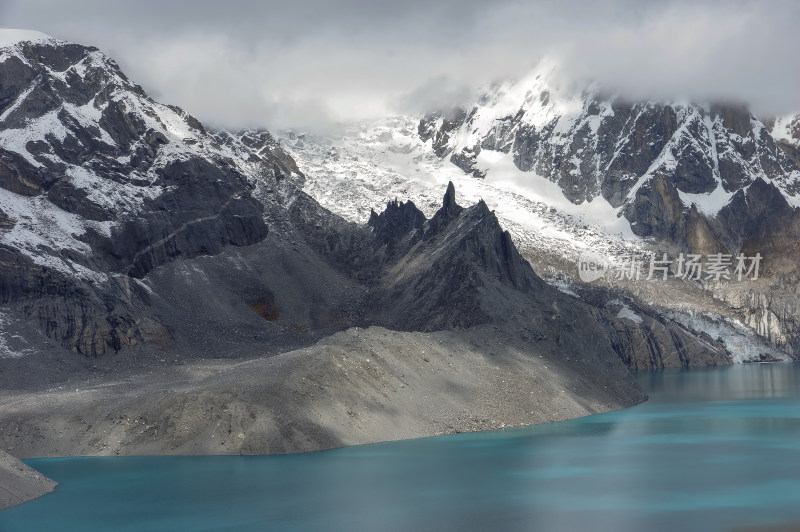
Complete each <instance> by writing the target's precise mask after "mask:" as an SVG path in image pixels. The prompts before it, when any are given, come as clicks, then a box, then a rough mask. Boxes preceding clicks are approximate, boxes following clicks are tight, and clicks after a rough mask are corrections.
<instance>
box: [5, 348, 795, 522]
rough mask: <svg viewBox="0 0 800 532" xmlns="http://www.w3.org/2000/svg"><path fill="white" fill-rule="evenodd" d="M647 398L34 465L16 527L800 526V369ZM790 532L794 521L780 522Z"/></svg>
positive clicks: (786, 367) (659, 380) (668, 379)
mask: <svg viewBox="0 0 800 532" xmlns="http://www.w3.org/2000/svg"><path fill="white" fill-rule="evenodd" d="M639 378H640V380H641V382H642V384H643V385H644V386H645V387H646V388H647V389H648V391H649V392H650V397H651V398H650V401H649V402H647V403H645V404H642V405H638V406H635V407H633V408H629V409H626V410H622V411H617V412H610V413H607V414H601V415H597V416H590V417H586V418H582V419H577V420H572V421H565V422H560V423H552V424H548V425H539V426H535V427H525V428H519V429H510V430H504V431H495V432H485V433H473V434H459V435H455V436H444V437H437V438H426V439H420V440H411V441H403V442H392V443H382V444H375V445H365V446H360V447H351V448H346V449H338V450H333V451H325V452H319V453H311V454H305V455H294V456H258V457H239V456H236V457H229V456H226V457H123V458H63V459H61V458H60V459H37V460H27V461H26V462H27V463H28V464H30V465H31V466H32V467H35V468H36V469H38V470H40V471H41V472H43V473H45V474H46V475H48V476H50V477H51V478H53V479H55V480H57V481H58V482H60V483H61V485H60V486H59V487H58V488H57V489H56V491H55V492H54V493H53V494H50V495H47V496H45V497H42V498H40V499H38V500H36V501H33V502H31V503H27V504H23V505H21V506H18V507H15V508H12V509H9V510H6V511H3V512H0V530H1V531H3V532H13V531H44V530H60V531H70V530H76V531H82V532H85V531H95V530H96V531H109V530H125V531H128V530H129V531H137V532H139V531H156V530H158V531H161V530H163V531H170V532H176V531H183V530H187V531H188V530H191V531H198V530H292V531H307V530H313V531H329V530H347V531H380V530H392V531H393V530H397V531H401V530H402V531H418V530H437V531H441V530H459V531H469V530H489V531H495V530H545V531H549V530H559V531H560V530H565V531H572V530H579V531H583V530H613V531H627V530H630V531H637V532H639V531H651V530H670V531H673V530H681V531H688V530H703V531H713V530H736V529H737V528H738V527H740V526H767V525H773V524H786V523H795V524H797V523H800V365H798V364H762V365H748V366H737V367H732V368H725V369H709V370H705V369H704V370H692V371H682V372H679V371H666V372H659V373H649V374H643V375H640V376H639ZM781 530H785V529H781Z"/></svg>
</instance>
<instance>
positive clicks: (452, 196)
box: [442, 181, 456, 212]
mask: <svg viewBox="0 0 800 532" xmlns="http://www.w3.org/2000/svg"><path fill="white" fill-rule="evenodd" d="M455 206H456V187H455V186H454V185H453V182H452V181H450V182H448V183H447V192H445V193H444V202H443V203H442V208H443V209H444V210H445V212H447V211H450V210H452V209H453V207H455Z"/></svg>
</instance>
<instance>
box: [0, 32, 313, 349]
mask: <svg viewBox="0 0 800 532" xmlns="http://www.w3.org/2000/svg"><path fill="white" fill-rule="evenodd" d="M0 41H2V44H3V46H2V48H0V79H2V86H1V87H0V187H2V189H3V190H2V194H0V222H2V229H0V250H1V252H2V253H3V255H4V260H3V277H2V300H3V303H4V304H11V305H12V306H14V305H15V304H21V303H20V302H21V301H25V303H24V304H21V305H22V306H21V308H20V310H21V311H22V312H23V314H24V315H26V316H29V317H30V318H31V319H32V321H35V322H38V324H39V325H40V326H41V327H42V328H43V329H44V330H45V331H46V334H47V335H48V336H50V337H51V338H57V339H58V340H59V341H60V342H63V343H64V344H65V345H68V346H70V347H72V348H74V349H76V350H78V351H80V352H83V353H87V354H102V353H103V352H105V350H106V349H107V348H108V347H109V346H110V347H112V348H115V349H118V348H119V347H120V346H123V345H129V344H132V343H137V342H140V341H142V339H143V338H145V337H154V336H163V335H165V334H166V331H165V330H164V329H163V327H162V326H161V325H159V324H158V323H157V322H156V321H154V320H151V319H145V320H143V319H141V317H140V316H138V315H137V311H136V308H137V307H140V306H144V305H146V300H147V297H148V296H147V294H146V290H145V289H144V288H141V287H139V288H137V286H138V285H137V281H135V279H138V278H141V277H143V276H144V275H146V274H147V273H148V272H150V271H151V270H152V269H153V268H155V267H157V266H159V265H161V264H164V263H166V262H169V261H170V260H172V259H174V258H179V257H183V258H186V257H193V256H198V255H205V254H214V253H218V252H219V251H220V250H221V249H223V248H224V247H225V246H227V245H231V244H232V245H250V244H254V243H256V242H260V241H261V240H263V239H264V238H265V237H266V235H267V232H268V228H267V225H266V223H265V221H264V205H263V204H262V203H261V202H259V201H258V200H256V199H254V198H253V190H254V189H256V188H258V186H262V185H264V184H265V183H269V182H271V181H272V182H274V181H275V180H276V179H278V178H279V177H283V176H293V175H294V176H297V175H298V173H297V172H298V171H297V168H296V166H294V163H293V161H291V158H290V157H288V156H286V154H285V153H282V152H279V150H277V151H276V150H274V149H272V148H270V147H269V146H268V145H267V144H264V145H263V146H261V148H260V149H259V150H258V152H256V150H254V149H252V148H251V147H250V146H245V145H243V144H241V143H240V142H239V141H237V140H234V139H230V138H226V139H218V138H215V137H213V136H212V135H210V134H209V133H208V132H206V130H205V129H204V128H203V126H202V124H200V122H198V121H197V120H196V119H194V118H193V117H191V116H190V115H188V114H187V113H185V112H184V111H182V110H181V109H179V108H177V107H173V106H167V105H162V104H159V103H157V102H155V101H153V100H152V99H151V98H149V97H148V96H147V95H146V94H145V93H144V91H143V90H142V89H141V87H139V86H138V85H136V84H134V83H133V82H131V81H130V80H129V79H128V78H127V77H126V76H125V75H124V74H123V73H122V72H121V71H120V70H119V68H118V66H117V65H116V63H115V62H114V61H113V60H111V59H109V58H107V57H106V56H104V55H103V54H102V53H101V52H99V51H98V50H97V49H96V48H92V47H86V46H82V45H78V44H72V43H67V42H62V41H58V40H56V39H53V38H51V37H49V36H47V35H44V34H40V33H36V32H19V31H17V30H3V32H2V33H0ZM262 140H264V139H262ZM256 192H257V193H258V191H256ZM65 292H70V293H72V294H73V295H71V296H69V297H64V295H65ZM54 298H62V299H61V300H60V301H56V300H55V299H54Z"/></svg>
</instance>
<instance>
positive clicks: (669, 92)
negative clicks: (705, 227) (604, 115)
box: [0, 0, 800, 130]
mask: <svg viewBox="0 0 800 532" xmlns="http://www.w3.org/2000/svg"><path fill="white" fill-rule="evenodd" d="M0 20H1V21H2V25H3V26H5V27H17V28H27V29H36V30H40V31H43V32H46V33H49V34H50V35H53V36H55V37H58V38H61V39H65V40H69V41H75V42H80V43H83V44H91V45H94V46H97V47H98V48H100V49H101V50H103V51H104V52H105V53H107V54H108V55H110V56H112V57H114V58H115V59H116V60H117V61H118V62H119V63H120V66H121V67H122V68H123V70H124V71H125V72H126V73H127V74H128V75H129V76H130V77H131V78H132V79H134V80H135V81H136V82H138V83H140V84H141V85H142V86H143V87H144V88H145V89H146V90H147V91H148V92H149V93H150V94H151V95H152V96H153V97H154V98H156V99H158V100H159V101H162V102H164V103H172V104H176V105H180V106H181V107H183V108H185V109H186V110H187V111H189V112H190V113H192V114H194V115H195V116H197V117H198V118H199V119H200V120H202V121H204V122H206V123H209V124H210V125H213V126H217V127H227V128H234V129H235V128H239V127H251V126H262V127H268V128H289V127H291V128H296V129H308V130H315V129H316V130H324V129H329V128H331V127H335V125H336V124H337V123H339V122H343V121H353V120H369V119H374V118H379V117H383V116H387V115H392V114H399V113H420V112H426V111H430V110H433V109H436V108H441V107H448V106H450V105H454V104H458V103H463V102H466V101H468V100H469V99H470V98H472V97H474V96H475V94H476V93H477V92H478V91H479V90H480V89H481V88H482V87H486V86H488V85H489V84H490V83H492V82H493V81H496V80H501V79H510V78H516V77H519V76H522V75H524V74H525V73H526V72H527V71H529V70H530V69H531V68H533V67H534V66H535V65H536V63H537V62H538V61H539V60H540V59H541V58H542V57H545V56H546V57H553V58H555V59H556V60H557V61H558V62H559V64H560V65H561V70H562V73H563V75H565V76H568V77H569V78H570V79H574V80H579V81H580V82H584V81H586V82H588V81H590V80H596V81H598V82H599V83H600V84H601V85H602V86H604V87H608V88H609V89H613V90H617V91H620V92H622V93H624V94H626V95H628V96H630V97H632V98H651V97H652V98H660V99H676V98H681V99H683V98H690V99H695V100H713V99H726V100H735V101H741V102H745V103H747V104H749V105H750V106H751V107H752V109H753V110H754V112H756V113H757V114H761V115H768V114H769V115H771V114H786V113H791V112H797V111H798V110H800V68H798V67H797V61H796V58H795V55H796V50H797V49H798V44H800V43H798V40H799V39H798V37H797V36H796V35H797V32H796V28H798V27H800V5H799V4H798V3H796V2H791V1H788V0H783V1H782V0H778V1H774V2H764V1H762V2H758V1H726V2H712V1H708V0H699V1H693V2H688V1H675V0H673V1H668V2H641V1H639V2H636V1H632V0H616V1H606V2H588V1H586V2H569V3H564V2H546V1H545V2H537V3H535V4H532V3H530V2H520V1H518V2H511V1H500V2H494V3H487V2H485V1H484V0H481V1H474V0H467V1H451V0H440V1H434V2H423V1H420V0H412V1H407V2H402V3H400V2H390V1H386V0H378V1H374V2H369V3H366V2H359V1H356V0H310V1H302V2H293V3H291V4H288V3H284V2H271V1H268V2H251V1H239V2H236V1H232V2H226V3H220V2H216V1H209V0H200V1H191V2H189V1H172V2H163V1H160V2H156V1H154V0H142V1H139V2H136V3H135V4H133V3H124V4H123V3H122V2H104V1H100V0H85V1H75V2H70V3H69V4H65V3H63V2H58V1H54V0H26V1H19V0H11V1H5V2H3V3H2V4H0Z"/></svg>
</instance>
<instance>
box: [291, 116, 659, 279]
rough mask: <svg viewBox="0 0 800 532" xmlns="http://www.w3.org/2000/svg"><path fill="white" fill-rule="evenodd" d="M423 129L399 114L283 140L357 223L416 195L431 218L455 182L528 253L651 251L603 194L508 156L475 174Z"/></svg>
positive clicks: (485, 158) (316, 189)
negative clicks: (577, 191)
mask: <svg viewBox="0 0 800 532" xmlns="http://www.w3.org/2000/svg"><path fill="white" fill-rule="evenodd" d="M416 128H417V120H416V119H415V118H413V117H397V118H390V119H385V120H382V121H379V122H376V123H364V124H354V125H350V126H347V128H346V130H345V132H344V134H343V135H341V136H339V137H336V138H323V137H317V136H313V135H304V134H297V133H296V132H292V131H282V132H278V134H277V138H278V140H279V141H280V144H281V146H282V147H283V148H284V149H286V150H287V151H288V152H289V153H290V154H291V155H292V157H293V158H294V159H295V160H296V161H297V162H298V165H299V166H300V168H302V169H303V171H304V172H305V174H306V181H305V185H304V190H305V191H306V192H307V193H309V194H310V195H311V196H313V197H314V198H315V199H316V200H317V201H319V202H320V203H321V204H322V205H323V206H324V207H326V208H328V209H330V210H332V211H333V212H335V213H337V214H339V215H341V216H343V217H345V218H347V219H349V220H352V221H355V222H362V223H363V222H365V221H366V220H367V219H368V218H369V215H370V209H372V210H376V211H381V210H382V209H383V208H384V206H385V204H386V202H387V201H390V200H393V199H395V198H407V199H411V200H413V201H414V203H415V204H416V205H417V207H419V208H420V210H422V211H423V212H424V213H425V215H426V216H430V215H432V214H433V213H434V212H435V211H436V209H437V208H438V207H439V205H440V203H441V200H440V196H441V190H442V188H443V187H445V186H446V185H447V183H448V182H449V181H452V182H453V183H454V184H455V186H456V190H457V191H458V194H459V198H460V199H459V202H463V203H465V204H471V203H474V202H477V201H478V200H480V199H483V200H484V201H485V202H486V204H487V205H488V206H489V208H490V209H492V210H494V211H495V214H496V215H497V217H498V218H499V220H500V221H501V223H502V224H503V227H504V228H506V229H507V230H508V231H509V232H510V233H511V234H512V235H513V237H514V241H515V242H516V243H517V245H518V246H519V247H520V249H521V250H522V251H523V252H540V251H542V250H550V251H552V252H553V253H556V254H558V255H559V256H560V257H562V258H563V259H564V260H568V261H570V262H573V263H574V262H575V260H576V259H577V257H578V256H579V255H580V253H582V252H586V251H593V252H596V253H599V254H606V255H609V256H623V255H626V254H630V253H632V252H640V251H644V250H645V249H647V244H646V243H645V242H644V241H642V240H641V239H639V238H638V237H636V236H635V235H634V234H633V233H632V232H631V230H630V228H629V226H628V224H627V221H626V220H624V219H621V218H619V217H618V209H614V208H613V207H611V205H609V204H608V202H607V201H605V200H604V199H603V198H596V199H594V200H593V201H591V202H586V203H585V204H584V205H575V204H573V203H572V202H570V201H569V200H568V199H567V198H566V197H565V196H564V194H563V193H562V192H561V190H560V189H559V188H558V187H557V186H556V185H555V184H553V183H552V182H550V181H548V180H547V179H544V178H541V177H537V176H535V175H533V174H531V173H524V174H523V172H521V171H520V170H519V169H518V168H516V167H515V166H514V164H513V161H512V160H511V157H510V155H508V154H503V153H492V152H487V153H485V154H481V156H480V157H479V158H478V164H479V165H480V167H481V168H482V169H484V170H485V171H486V172H487V177H486V178H485V179H483V180H478V179H472V178H470V177H469V176H467V175H465V174H464V172H463V171H461V170H460V169H459V168H457V167H455V166H453V165H452V164H450V163H449V162H447V161H444V160H442V159H440V158H439V157H437V156H436V155H435V154H434V153H433V152H432V150H431V141H430V140H428V141H422V140H421V139H420V138H419V137H418V135H417V132H416Z"/></svg>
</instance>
